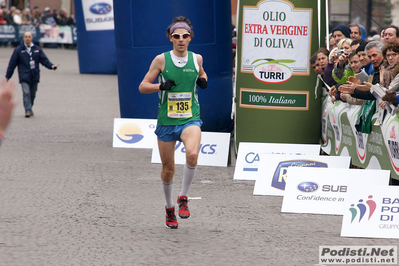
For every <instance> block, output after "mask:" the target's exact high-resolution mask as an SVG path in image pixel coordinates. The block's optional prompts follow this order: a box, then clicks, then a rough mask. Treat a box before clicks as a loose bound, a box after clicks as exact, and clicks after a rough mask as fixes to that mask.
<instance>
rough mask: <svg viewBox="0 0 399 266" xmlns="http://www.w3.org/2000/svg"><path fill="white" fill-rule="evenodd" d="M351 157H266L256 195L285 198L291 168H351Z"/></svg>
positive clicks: (256, 186) (256, 185) (258, 180)
mask: <svg viewBox="0 0 399 266" xmlns="http://www.w3.org/2000/svg"><path fill="white" fill-rule="evenodd" d="M350 160H351V158H350V157H345V156H337V157H333V156H315V155H264V156H262V161H265V162H267V163H265V164H261V167H260V168H259V178H258V179H257V180H256V182H255V187H254V195H271V196H283V195H284V190H285V184H286V180H287V178H289V177H288V171H287V169H288V168H290V167H323V168H349V164H350Z"/></svg>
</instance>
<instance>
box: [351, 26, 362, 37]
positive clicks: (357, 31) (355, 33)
mask: <svg viewBox="0 0 399 266" xmlns="http://www.w3.org/2000/svg"><path fill="white" fill-rule="evenodd" d="M348 27H349V29H350V31H351V33H350V38H351V39H352V40H361V39H362V29H361V28H360V26H359V25H357V24H349V25H348Z"/></svg>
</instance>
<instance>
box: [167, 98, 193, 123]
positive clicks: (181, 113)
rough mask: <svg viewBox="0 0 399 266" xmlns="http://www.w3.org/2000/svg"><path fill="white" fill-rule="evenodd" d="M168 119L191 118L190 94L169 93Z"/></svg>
mask: <svg viewBox="0 0 399 266" xmlns="http://www.w3.org/2000/svg"><path fill="white" fill-rule="evenodd" d="M168 117H170V118H187V117H192V111H191V93H169V95H168Z"/></svg>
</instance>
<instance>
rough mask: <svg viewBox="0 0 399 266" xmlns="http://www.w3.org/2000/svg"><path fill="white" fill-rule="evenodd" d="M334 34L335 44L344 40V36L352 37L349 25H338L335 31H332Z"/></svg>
mask: <svg viewBox="0 0 399 266" xmlns="http://www.w3.org/2000/svg"><path fill="white" fill-rule="evenodd" d="M332 35H333V37H334V39H335V45H337V44H338V42H339V41H340V40H342V39H343V38H345V37H346V38H350V37H351V30H350V29H349V27H348V26H346V25H338V26H336V27H335V28H334V29H333V31H332Z"/></svg>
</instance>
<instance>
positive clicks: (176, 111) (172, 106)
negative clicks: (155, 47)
mask: <svg viewBox="0 0 399 266" xmlns="http://www.w3.org/2000/svg"><path fill="white" fill-rule="evenodd" d="M170 53H171V52H170V51H169V52H166V53H164V56H165V68H164V69H163V71H162V73H161V74H160V75H159V82H165V81H166V80H167V79H173V80H174V81H175V83H176V86H175V87H173V88H172V89H171V90H170V91H159V92H158V97H159V104H158V125H159V126H177V125H183V124H186V123H187V122H189V121H193V120H198V119H200V107H199V103H198V94H197V86H196V81H197V78H198V71H197V69H196V68H195V64H194V58H193V56H194V55H193V53H192V52H190V51H188V60H187V63H186V65H185V66H183V67H178V66H176V65H175V64H174V63H173V61H172V57H171V55H170Z"/></svg>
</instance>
